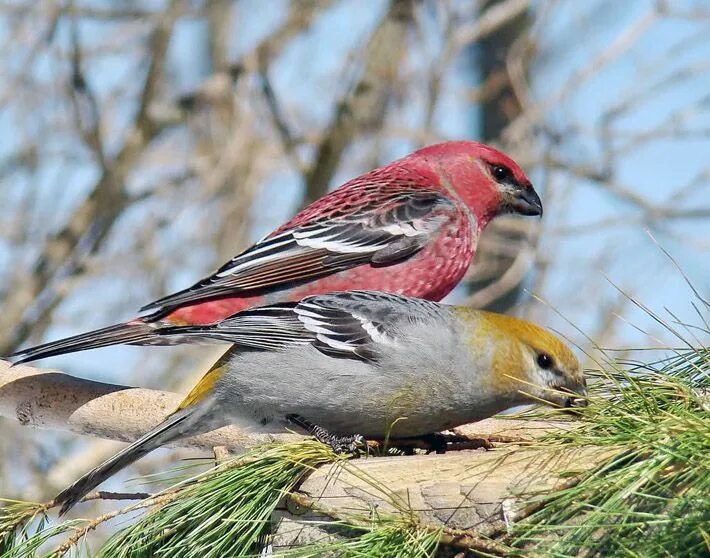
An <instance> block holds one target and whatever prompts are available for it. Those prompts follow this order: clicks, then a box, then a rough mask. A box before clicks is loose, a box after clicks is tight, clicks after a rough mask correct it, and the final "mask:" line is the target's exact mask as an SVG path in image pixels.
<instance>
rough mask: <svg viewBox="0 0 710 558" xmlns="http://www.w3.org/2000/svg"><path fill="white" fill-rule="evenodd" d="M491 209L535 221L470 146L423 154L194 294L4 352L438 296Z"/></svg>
mask: <svg viewBox="0 0 710 558" xmlns="http://www.w3.org/2000/svg"><path fill="white" fill-rule="evenodd" d="M501 213H520V214H523V215H541V214H542V204H541V202H540V198H539V197H538V195H537V194H536V193H535V190H534V189H533V187H532V185H531V184H530V181H529V180H528V178H527V177H526V176H525V174H524V173H523V171H522V170H521V169H520V167H519V166H518V165H517V164H516V163H515V162H514V161H513V160H512V159H510V158H509V157H507V156H506V155H504V154H503V153H501V152H499V151H497V150H495V149H493V148H492V147H489V146H487V145H484V144H481V143H477V142H472V141H455V142H446V143H441V144H437V145H432V146H429V147H425V148H423V149H420V150H418V151H415V152H414V153H412V154H410V155H408V156H406V157H404V158H402V159H399V160H397V161H394V162H392V163H390V164H389V165H386V166H384V167H381V168H378V169H375V170H373V171H371V172H368V173H366V174H363V175H361V176H358V177H356V178H353V179H352V180H350V181H349V182H347V183H345V184H344V185H342V186H341V187H339V188H338V189H336V190H334V191H332V192H330V193H329V194H327V195H325V196H323V197H322V198H320V199H318V200H316V201H315V202H314V203H312V204H311V205H309V206H308V207H306V208H305V209H303V210H302V211H301V212H300V213H298V214H297V215H296V216H295V217H293V219H291V220H290V221H289V222H287V223H285V224H284V225H283V226H281V227H279V228H278V229H277V230H275V231H274V232H273V233H271V234H270V235H269V236H267V237H265V238H264V239H263V240H261V241H260V242H257V243H256V244H254V245H253V246H251V247H250V248H248V249H247V250H245V251H244V252H242V253H241V254H239V255H237V256H235V257H234V258H233V259H232V260H230V261H229V262H227V263H226V264H225V265H224V266H222V267H221V268H220V269H219V270H217V271H216V272H215V273H214V274H212V275H210V276H209V277H206V278H205V279H203V280H201V281H199V282H198V283H196V284H195V285H193V286H192V287H190V288H188V289H185V290H183V291H179V292H177V293H174V294H172V295H169V296H167V297H164V298H162V299H160V300H157V301H155V302H153V303H151V304H149V305H147V306H145V307H144V308H143V309H144V310H150V311H151V312H150V313H149V314H147V315H145V316H142V317H139V318H136V319H134V320H132V321H130V322H127V323H124V324H117V325H115V326H109V327H108V328H104V329H101V330H97V331H93V332H89V333H85V334H81V335H78V336H75V337H71V338H67V339H64V340H59V341H55V342H51V343H47V344H45V345H40V346H38V347H33V348H29V349H24V350H22V351H19V352H17V353H15V355H13V356H18V357H20V361H21V362H23V361H29V360H35V359H38V358H43V357H46V356H52V355H56V354H62V353H67V352H73V351H79V350H85V349H90V348H96V347H103V346H108V345H113V344H116V343H130V344H139V345H140V344H172V343H180V342H183V341H187V339H181V336H180V327H181V326H185V325H200V324H210V323H214V322H217V321H219V320H222V319H224V318H226V317H228V316H230V315H232V314H234V313H236V312H239V311H243V310H245V309H247V308H250V307H253V306H258V305H260V304H264V303H275V302H279V301H282V302H288V301H297V300H299V299H301V298H302V297H304V296H306V295H311V294H323V293H327V292H333V291H342V290H350V289H367V290H378V291H384V292H391V293H397V294H402V295H407V296H415V297H420V298H425V299H429V300H435V301H438V300H441V299H442V298H443V297H444V296H446V295H447V294H448V293H449V292H450V291H451V290H452V289H453V288H454V287H455V286H456V284H457V283H458V282H459V281H460V280H461V278H462V277H463V275H464V273H465V272H466V270H467V269H468V267H469V265H470V263H471V260H472V259H473V256H474V254H475V249H476V245H477V242H478V238H479V235H480V233H481V231H482V230H483V229H484V228H485V226H486V225H487V224H488V223H489V222H490V220H491V219H493V218H494V217H496V216H497V215H499V214H501Z"/></svg>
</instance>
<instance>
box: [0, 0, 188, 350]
mask: <svg viewBox="0 0 710 558" xmlns="http://www.w3.org/2000/svg"><path fill="white" fill-rule="evenodd" d="M180 6H181V2H180V1H179V0H173V1H172V2H171V3H170V6H169V7H168V9H167V10H166V12H165V13H164V15H163V17H162V18H161V19H160V20H159V21H158V23H157V26H156V28H155V29H154V31H153V32H152V34H151V37H150V39H149V62H148V69H147V72H146V76H145V79H144V82H143V88H142V94H141V98H140V103H139V108H138V111H137V114H136V117H135V119H134V122H133V125H132V127H131V129H130V131H129V133H128V136H127V137H126V140H125V143H124V145H123V147H122V149H121V150H120V152H119V153H118V154H117V155H116V157H115V158H114V159H112V160H110V161H107V162H106V166H105V167H104V170H103V172H102V173H101V177H100V178H99V180H98V181H97V182H96V184H95V185H94V187H93V188H92V189H91V192H90V193H89V195H88V196H87V198H86V199H85V200H84V202H83V203H81V204H80V205H79V206H78V207H77V209H76V210H75V211H74V213H73V215H72V216H71V217H70V218H69V220H68V222H67V224H66V225H65V226H64V227H63V229H62V230H61V231H59V232H58V233H57V234H56V235H55V236H54V237H53V238H50V239H49V240H48V241H47V244H46V245H45V247H44V248H43V250H42V252H41V254H40V255H39V256H38V257H37V259H36V260H35V263H34V265H33V266H32V269H31V271H30V273H29V274H23V275H22V276H20V277H17V280H16V283H15V284H14V285H11V286H10V288H8V289H7V292H8V293H10V295H9V296H8V300H6V302H5V305H4V310H3V313H2V316H0V331H7V332H8V334H7V335H5V336H4V337H3V339H2V343H1V344H0V354H8V353H10V352H12V351H13V350H14V349H15V348H16V347H17V346H19V345H20V344H21V343H22V342H23V341H24V340H25V339H26V338H27V336H28V335H29V334H30V332H38V331H41V330H42V329H43V328H44V327H46V326H47V325H48V323H47V320H46V318H47V316H49V315H50V313H51V311H52V310H53V309H54V308H55V307H56V305H57V304H58V303H59V302H60V301H61V297H60V296H57V294H56V293H54V292H52V288H53V282H54V281H56V280H57V279H58V278H59V276H60V275H61V276H63V277H66V276H69V275H73V274H75V273H77V272H78V271H79V269H80V267H81V258H82V257H83V256H85V255H86V254H91V253H93V252H95V251H96V250H97V249H98V248H99V246H100V245H101V243H102V242H103V240H104V239H105V238H106V237H107V235H108V233H109V231H110V230H111V226H112V225H113V223H114V222H115V220H116V219H117V218H118V216H119V215H120V214H121V213H122V211H123V209H124V207H125V205H126V204H127V203H128V202H129V200H130V198H129V197H128V196H127V195H126V192H125V190H124V183H125V179H126V176H127V175H128V173H129V172H130V170H131V168H132V166H133V164H134V163H135V161H136V160H137V159H138V158H139V157H140V156H141V154H142V153H143V149H144V148H145V146H146V144H147V143H149V142H150V141H151V140H152V138H154V137H155V136H156V135H157V134H158V133H159V132H160V130H161V129H160V127H159V126H156V124H155V123H154V122H153V120H152V119H151V118H150V116H149V110H150V104H151V103H152V101H153V99H154V98H155V95H156V93H157V89H158V84H159V82H160V75H161V73H162V69H163V61H164V58H165V53H166V51H167V47H168V42H169V40H170V36H171V35H172V30H173V25H174V23H175V19H176V18H177V16H178V13H179V10H180ZM41 294H42V295H44V296H40V295H41ZM28 310H29V311H28Z"/></svg>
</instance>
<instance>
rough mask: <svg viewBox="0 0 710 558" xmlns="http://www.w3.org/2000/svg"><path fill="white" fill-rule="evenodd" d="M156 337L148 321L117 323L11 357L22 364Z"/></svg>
mask: <svg viewBox="0 0 710 558" xmlns="http://www.w3.org/2000/svg"><path fill="white" fill-rule="evenodd" d="M156 337H157V333H156V329H155V328H154V327H152V326H150V325H149V324H146V323H142V322H139V321H135V322H128V323H124V324H116V325H112V326H108V327H104V328H101V329H96V330H94V331H89V332H87V333H81V334H79V335H74V336H72V337H66V338H64V339H60V340H59V341H51V342H50V343H44V344H42V345H37V346H35V347H29V348H27V349H22V350H20V351H17V352H15V353H13V354H12V355H10V357H12V358H15V357H19V359H18V360H16V361H15V364H20V363H22V362H30V361H33V360H37V359H40V358H46V357H51V356H56V355H63V354H65V353H73V352H77V351H86V350H88V349H98V348H99V347H108V346H110V345H119V344H121V343H137V344H142V343H146V342H150V341H153V340H155V339H156Z"/></svg>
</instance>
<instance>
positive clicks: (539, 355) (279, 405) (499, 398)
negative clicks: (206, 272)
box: [55, 291, 586, 513]
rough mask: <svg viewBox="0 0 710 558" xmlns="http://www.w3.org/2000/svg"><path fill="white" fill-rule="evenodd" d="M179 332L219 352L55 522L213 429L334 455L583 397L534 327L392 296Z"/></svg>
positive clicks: (288, 308) (328, 302)
mask: <svg viewBox="0 0 710 558" xmlns="http://www.w3.org/2000/svg"><path fill="white" fill-rule="evenodd" d="M179 329H180V331H179V332H176V333H179V334H180V335H185V336H196V337H201V338H203V339H215V340H220V341H226V342H229V343H233V346H232V347H231V348H230V349H229V350H228V351H227V352H226V353H225V354H224V355H223V356H222V357H221V358H220V359H219V360H218V361H217V362H216V363H215V364H214V366H212V368H211V369H210V370H209V371H208V372H207V373H206V374H205V376H204V377H203V378H202V379H201V380H200V382H199V383H198V384H197V385H196V386H195V387H194V388H193V389H192V391H191V392H190V393H189V394H188V395H187V397H186V398H185V399H184V401H183V402H182V403H181V404H180V406H179V407H178V409H177V410H176V411H175V412H174V413H172V414H171V415H169V416H168V417H167V418H166V419H165V420H164V421H163V422H162V423H160V424H159V425H158V426H156V427H155V428H153V429H152V430H151V431H150V432H148V433H147V434H145V435H144V436H143V437H141V438H140V439H138V440H137V441H135V442H134V443H132V444H131V445H129V446H127V447H126V448H125V449H123V450H122V451H120V452H119V453H117V454H116V455H114V456H113V457H111V458H109V459H108V460H107V461H105V462H104V463H102V464H101V465H99V466H97V467H96V468H94V469H92V470H91V471H89V472H88V473H87V474H86V475H84V476H83V477H82V478H81V479H79V480H78V481H77V482H76V483H74V484H73V485H72V486H70V487H69V488H67V489H66V490H64V491H63V492H62V493H60V494H59V495H58V496H57V498H56V499H55V503H56V504H61V505H62V509H61V512H60V513H65V512H66V511H67V510H68V509H70V508H71V507H72V506H73V505H74V504H75V503H76V502H78V501H79V500H80V499H81V498H82V497H83V496H84V495H86V494H87V493H88V492H89V491H90V490H92V489H93V488H95V487H96V486H98V485H99V484H100V483H102V482H103V481H104V480H105V479H107V478H108V477H110V476H111V475H113V474H114V473H116V472H117V471H119V470H120V469H123V468H124V467H126V466H127V465H129V464H131V463H133V462H134V461H136V460H137V459H139V458H140V457H142V456H143V455H145V454H147V453H148V452H150V451H152V450H154V449H156V448H158V447H160V446H163V445H165V444H167V443H169V442H171V441H173V440H175V439H178V438H183V437H187V436H192V435H195V434H200V433H203V432H208V431H210V430H213V429H215V428H218V427H221V426H224V425H227V424H234V425H237V426H238V427H240V428H242V429H244V430H245V431H247V432H277V431H283V430H284V428H285V427H288V426H290V425H292V423H293V422H294V421H295V422H296V423H297V424H301V425H307V426H312V427H313V429H314V432H315V433H316V434H317V436H316V437H319V438H320V439H327V440H330V441H331V442H332V443H335V444H336V445H337V447H341V446H342V443H341V442H343V441H345V442H347V441H350V442H352V441H353V440H357V439H359V438H360V437H361V436H362V437H365V438H368V439H384V438H385V437H389V438H390V439H392V440H396V439H398V438H406V437H414V436H421V435H426V434H431V433H436V432H440V431H442V430H446V429H450V428H453V427H456V426H459V425H462V424H466V423H470V422H474V421H477V420H481V419H484V418H487V417H490V416H492V415H494V414H496V413H498V412H500V411H503V410H505V409H507V408H510V407H513V406H516V405H520V404H525V403H530V402H539V401H545V402H548V403H550V404H552V405H557V406H565V407H567V406H571V405H572V404H574V403H575V402H576V401H577V398H576V396H582V397H583V396H584V395H585V394H586V387H585V380H584V377H583V375H582V371H581V369H580V366H579V362H578V361H577V359H576V357H575V356H574V354H573V353H572V351H570V349H569V348H568V347H567V346H566V345H565V344H564V343H563V342H562V341H561V340H560V339H558V338H557V337H555V336H554V335H552V334H551V333H549V332H548V331H546V330H544V329H542V328H541V327H539V326H537V325H535V324H532V323H530V322H527V321H525V320H521V319H518V318H513V317H510V316H504V315H501V314H495V313H491V312H485V311H481V310H474V309H471V308H467V307H461V306H448V305H443V304H437V303H434V302H429V301H425V300H421V299H416V298H407V297H403V296H397V295H392V294H384V293H379V292H370V291H348V292H341V293H334V294H328V295H316V296H310V297H307V298H304V299H302V300H301V301H300V302H298V303H283V304H275V305H271V306H264V307H260V308H253V309H250V310H245V311H243V312H240V313H238V314H235V315H234V316H232V317H230V318H227V319H225V320H223V321H221V322H219V323H217V324H214V325H208V326H182V327H180V328H179Z"/></svg>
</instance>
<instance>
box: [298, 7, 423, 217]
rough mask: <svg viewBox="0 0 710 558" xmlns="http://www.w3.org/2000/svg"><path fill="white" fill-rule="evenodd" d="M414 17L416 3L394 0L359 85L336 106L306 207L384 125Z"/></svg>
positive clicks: (366, 53)
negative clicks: (348, 154) (365, 136)
mask: <svg viewBox="0 0 710 558" xmlns="http://www.w3.org/2000/svg"><path fill="white" fill-rule="evenodd" d="M413 17H414V2H413V0H391V1H390V5H389V10H388V12H387V14H386V15H385V16H384V18H383V19H382V21H381V22H380V23H379V25H378V26H377V28H376V29H375V31H374V32H373V34H372V35H371V37H370V39H369V41H368V43H367V45H366V47H365V51H364V53H363V59H364V60H363V68H364V69H363V71H362V74H361V75H360V78H359V79H358V80H357V83H356V84H355V85H354V86H353V87H352V89H349V90H348V91H347V92H346V93H345V95H344V96H343V97H342V98H341V99H340V100H339V101H338V102H337V103H336V105H335V114H334V115H333V118H332V121H331V123H330V125H329V127H328V129H327V130H326V131H325V132H324V134H323V137H322V139H321V140H320V142H319V145H318V150H317V153H316V157H315V162H314V163H313V166H312V167H311V168H310V169H309V171H308V172H307V174H306V191H305V193H304V199H303V202H302V204H301V205H304V204H307V203H310V202H312V201H313V200H315V199H318V198H319V197H321V196H322V195H323V194H324V193H325V192H326V191H327V189H328V183H329V182H330V179H331V178H332V177H333V174H334V173H335V171H336V170H337V168H338V164H339V163H340V159H341V157H342V155H343V152H344V151H345V148H346V147H347V146H348V145H349V144H350V143H351V142H352V141H353V140H354V139H355V137H356V136H357V135H358V133H360V132H362V131H365V130H367V131H370V132H372V131H376V130H377V129H379V128H381V127H382V126H383V124H384V117H385V108H386V106H387V101H388V99H389V97H390V95H391V94H392V91H393V88H394V83H395V81H396V79H397V75H398V73H399V70H400V67H401V62H402V59H403V57H404V55H405V53H406V45H407V31H408V30H409V28H410V26H411V24H412V21H413Z"/></svg>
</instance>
